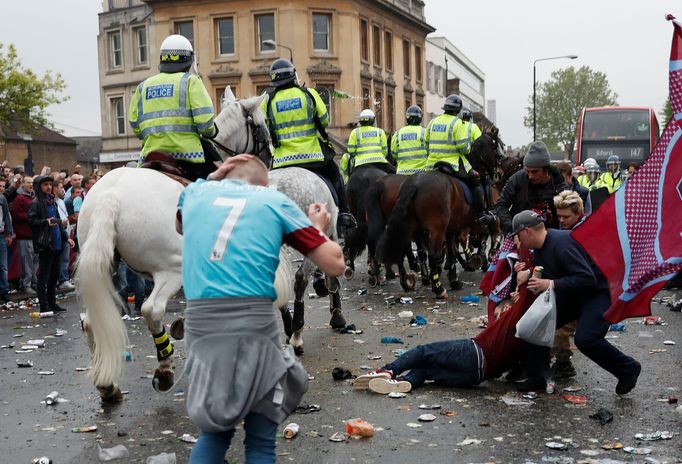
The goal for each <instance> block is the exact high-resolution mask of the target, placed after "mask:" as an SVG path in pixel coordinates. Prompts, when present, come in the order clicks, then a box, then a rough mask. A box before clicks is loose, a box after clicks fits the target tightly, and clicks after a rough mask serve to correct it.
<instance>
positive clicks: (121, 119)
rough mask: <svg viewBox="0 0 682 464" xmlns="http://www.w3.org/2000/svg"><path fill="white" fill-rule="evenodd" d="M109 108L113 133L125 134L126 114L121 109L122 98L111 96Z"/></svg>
mask: <svg viewBox="0 0 682 464" xmlns="http://www.w3.org/2000/svg"><path fill="white" fill-rule="evenodd" d="M111 109H112V112H113V116H114V133H115V134H116V135H125V133H126V115H125V111H124V109H123V98H122V97H118V98H112V99H111Z"/></svg>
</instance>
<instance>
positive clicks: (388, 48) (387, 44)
mask: <svg viewBox="0 0 682 464" xmlns="http://www.w3.org/2000/svg"><path fill="white" fill-rule="evenodd" d="M384 52H385V53H386V59H385V62H386V69H387V70H389V71H393V34H391V33H390V32H389V31H386V32H384Z"/></svg>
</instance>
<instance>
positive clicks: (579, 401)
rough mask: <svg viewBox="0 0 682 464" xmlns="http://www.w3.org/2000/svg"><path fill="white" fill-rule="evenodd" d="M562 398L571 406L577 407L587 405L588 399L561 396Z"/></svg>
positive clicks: (577, 396)
mask: <svg viewBox="0 0 682 464" xmlns="http://www.w3.org/2000/svg"><path fill="white" fill-rule="evenodd" d="M561 397H562V398H563V399H565V400H566V401H568V402H569V403H571V404H575V405H583V404H587V397H586V396H583V395H561Z"/></svg>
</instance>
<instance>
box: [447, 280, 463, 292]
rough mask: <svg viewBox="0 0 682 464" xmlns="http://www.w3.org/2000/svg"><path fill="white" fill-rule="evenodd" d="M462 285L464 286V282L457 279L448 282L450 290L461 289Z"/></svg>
mask: <svg viewBox="0 0 682 464" xmlns="http://www.w3.org/2000/svg"><path fill="white" fill-rule="evenodd" d="M462 287H464V284H463V283H462V282H461V281H459V280H453V281H452V282H450V290H454V291H457V290H461V289H462Z"/></svg>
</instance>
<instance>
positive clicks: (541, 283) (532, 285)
mask: <svg viewBox="0 0 682 464" xmlns="http://www.w3.org/2000/svg"><path fill="white" fill-rule="evenodd" d="M551 285H552V280H551V279H538V278H537V277H531V279H530V281H528V289H529V290H531V291H532V292H534V293H540V292H544V291H545V290H547V289H548V288H549V287H551Z"/></svg>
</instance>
